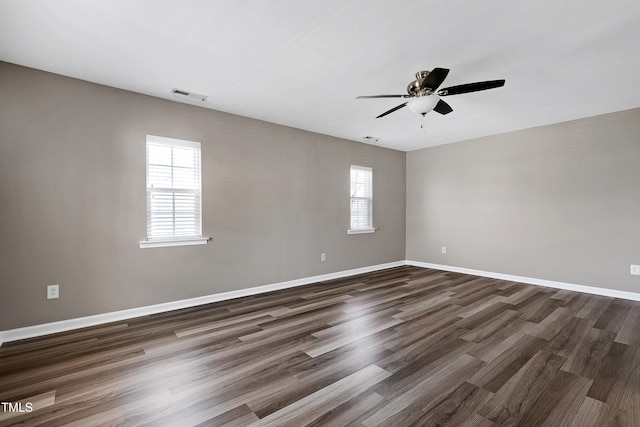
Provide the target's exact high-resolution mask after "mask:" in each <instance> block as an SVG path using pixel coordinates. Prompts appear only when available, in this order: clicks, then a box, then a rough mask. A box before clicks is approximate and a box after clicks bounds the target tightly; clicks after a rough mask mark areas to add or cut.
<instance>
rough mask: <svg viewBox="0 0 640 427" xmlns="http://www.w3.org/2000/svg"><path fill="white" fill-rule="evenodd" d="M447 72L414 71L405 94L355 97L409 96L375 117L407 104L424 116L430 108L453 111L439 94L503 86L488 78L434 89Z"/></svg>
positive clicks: (436, 110)
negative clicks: (412, 78)
mask: <svg viewBox="0 0 640 427" xmlns="http://www.w3.org/2000/svg"><path fill="white" fill-rule="evenodd" d="M447 74H449V69H448V68H434V69H433V70H431V71H418V72H417V73H416V79H415V80H414V81H412V82H411V83H409V86H407V93H408V94H407V95H369V96H359V97H357V98H356V99H362V98H411V99H410V100H409V101H407V102H405V103H402V104H400V105H398V106H396V107H393V108H392V109H390V110H388V111H385V112H384V113H382V114H380V115H379V116H377V117H376V119H379V118H380V117H384V116H386V115H387V114H391V113H393V112H394V111H397V110H399V109H401V108H403V107H407V106H408V107H409V109H410V110H411V111H413V112H415V113H418V114H421V115H422V116H423V117H424V116H425V114H427V113H428V112H429V111H431V110H433V111H435V112H437V113H440V114H449V113H450V112H452V111H453V108H451V106H450V105H449V104H447V103H446V102H444V101H443V100H442V99H440V97H441V96H448V95H459V94H461V93H469V92H477V91H480V90H487V89H494V88H497V87H502V86H504V80H489V81H486V82H475V83H465V84H462V85H457V86H450V87H445V88H444V89H440V90H438V91H436V90H437V89H438V87H439V86H440V85H441V84H442V82H443V81H444V79H445V78H446V77H447Z"/></svg>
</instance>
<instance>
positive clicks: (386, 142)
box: [0, 0, 640, 150]
mask: <svg viewBox="0 0 640 427" xmlns="http://www.w3.org/2000/svg"><path fill="white" fill-rule="evenodd" d="M639 43H640V2H639V1H637V0H607V1H600V0H562V1H560V0H535V1H513V0H484V1H473V2H472V1H465V0H423V1H419V0H405V1H396V2H392V1H384V0H353V1H347V0H323V1H301V0H269V1H268V0H218V1H212V0H180V1H178V0H174V1H169V0H90V1H87V0H20V1H18V0H0V60H3V61H6V62H11V63H15V64H20V65H25V66H28V67H33V68H37V69H41V70H45V71H50V72H54V73H58V74H62V75H66V76H71V77H75V78H78V79H82V80H88V81H91V82H96V83H100V84H104V85H108V86H113V87H117V88H122V89H126V90H130V91H134V92H139V93H143V94H148V95H152V96H157V97H161V98H166V99H173V100H175V98H174V97H173V95H172V94H171V93H170V91H171V90H172V89H173V88H180V89H185V90H188V91H192V92H196V93H201V94H205V95H208V98H207V101H206V102H205V104H204V106H205V107H206V108H212V109H215V110H221V111H226V112H229V113H234V114H239V115H242V116H247V117H253V118H256V119H261V120H266V121H269V122H274V123H279V124H283V125H287V126H293V127H296V128H301V129H306V130H310V131H314V132H319V133H323V134H327V135H333V136H337V137H341V138H347V139H352V140H355V141H360V142H362V141H363V139H362V138H363V137H364V136H366V135H371V136H375V137H378V138H380V142H378V143H377V145H381V146H385V147H389V148H394V149H399V150H414V149H418V148H422V147H428V146H433V145H439V144H445V143H449V142H454V141H460V140H464V139H470V138H475V137H479V136H485V135H491V134H497V133H502V132H506V131H511V130H517V129H523V128H529V127H533V126H539V125H544V124H549V123H555V122H561V121H566V120H571V119H576V118H581V117H588V116H593V115H598V114H603V113H608V112H613V111H619V110H625V109H629V108H635V107H640V86H639V85H638V84H636V81H637V79H638V72H639V71H640V46H639ZM434 67H443V68H450V69H451V72H450V73H449V76H448V77H447V79H446V81H445V82H444V83H443V84H442V86H441V87H446V86H452V85H457V84H462V83H468V82H474V81H482V80H495V79H506V84H505V86H504V87H503V88H499V89H494V90H490V91H486V92H476V93H469V94H463V95H456V96H449V97H447V98H446V101H447V102H448V103H449V104H450V105H451V106H452V107H453V109H454V111H453V113H451V114H449V115H447V116H443V115H440V114H437V113H435V112H432V113H429V114H428V115H427V116H426V118H425V128H424V130H422V129H420V122H421V117H420V116H419V115H416V114H415V113H412V112H411V111H410V110H409V109H408V108H403V109H401V110H399V111H396V112H395V113H393V114H390V115H388V116H386V117H383V118H380V119H375V118H374V117H375V116H377V115H378V114H380V113H382V112H384V111H386V110H388V109H390V108H392V107H394V106H395V105H398V104H400V103H402V102H404V100H402V99H364V100H363V99H360V100H356V99H355V98H356V96H358V95H374V94H387V93H398V94H402V93H406V92H405V91H406V86H407V84H408V83H409V82H410V81H412V80H414V79H415V76H414V74H415V72H416V71H419V70H430V69H432V68H434Z"/></svg>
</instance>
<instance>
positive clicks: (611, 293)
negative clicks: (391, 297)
mask: <svg viewBox="0 0 640 427" xmlns="http://www.w3.org/2000/svg"><path fill="white" fill-rule="evenodd" d="M406 265H413V266H416V267H423V268H432V269H434V270H444V271H452V272H455V273H464V274H471V275H474V276H482V277H490V278H492V279H502V280H509V281H512V282H520V283H527V284H529V285H537V286H546V287H548V288H556V289H564V290H567V291H576V292H584V293H587V294H594V295H600V296H605V297H613V298H622V299H628V300H632V301H640V294H639V293H635V292H627V291H618V290H615V289H607V288H598V287H595V286H586V285H577V284H574V283H565V282H556V281H553V280H545V279H535V278H533V277H522V276H513V275H511V274H502V273H492V272H490V271H482V270H473V269H470V268H462V267H453V266H450V265H441V264H431V263H428V262H421V261H409V260H407V261H406Z"/></svg>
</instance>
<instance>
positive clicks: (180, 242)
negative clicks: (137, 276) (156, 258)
mask: <svg viewBox="0 0 640 427" xmlns="http://www.w3.org/2000/svg"><path fill="white" fill-rule="evenodd" d="M209 240H211V237H202V238H185V239H166V240H161V239H153V240H142V241H140V247H141V248H143V249H146V248H162V247H166V246H190V245H206V244H207V242H208V241H209Z"/></svg>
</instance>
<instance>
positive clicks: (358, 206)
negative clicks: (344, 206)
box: [349, 165, 374, 232]
mask: <svg viewBox="0 0 640 427" xmlns="http://www.w3.org/2000/svg"><path fill="white" fill-rule="evenodd" d="M373 230H374V228H373V170H372V169H371V168H368V167H364V166H355V165H352V166H351V226H350V230H349V231H350V232H358V231H373Z"/></svg>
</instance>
